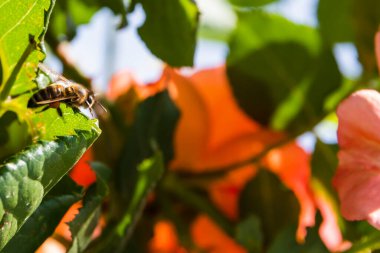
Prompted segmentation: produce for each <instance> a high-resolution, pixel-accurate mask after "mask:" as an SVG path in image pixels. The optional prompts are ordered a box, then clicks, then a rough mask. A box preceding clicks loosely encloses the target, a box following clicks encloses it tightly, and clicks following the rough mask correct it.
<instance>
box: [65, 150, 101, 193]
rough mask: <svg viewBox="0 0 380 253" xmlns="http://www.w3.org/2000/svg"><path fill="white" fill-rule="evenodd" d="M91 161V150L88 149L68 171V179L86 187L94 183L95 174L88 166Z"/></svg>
mask: <svg viewBox="0 0 380 253" xmlns="http://www.w3.org/2000/svg"><path fill="white" fill-rule="evenodd" d="M93 160H94V158H93V154H92V150H91V149H88V150H87V151H86V152H85V153H84V154H83V156H82V157H81V158H80V160H79V161H78V162H77V163H76V164H75V166H74V168H73V169H72V170H71V171H70V177H71V178H72V179H73V180H74V181H75V182H76V183H77V184H79V185H81V186H83V187H87V186H89V185H90V184H92V183H94V182H95V181H96V174H95V172H94V171H93V170H92V169H91V166H90V164H89V162H91V161H93Z"/></svg>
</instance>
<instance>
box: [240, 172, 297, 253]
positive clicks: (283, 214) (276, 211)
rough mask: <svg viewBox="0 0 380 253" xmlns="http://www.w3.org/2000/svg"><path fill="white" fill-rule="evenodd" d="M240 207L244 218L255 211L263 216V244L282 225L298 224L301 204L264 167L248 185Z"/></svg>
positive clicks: (260, 217) (270, 238)
mask: <svg viewBox="0 0 380 253" xmlns="http://www.w3.org/2000/svg"><path fill="white" fill-rule="evenodd" d="M239 210H240V217H241V218H245V217H250V216H251V215H255V216H256V217H257V218H259V219H260V222H261V225H262V233H263V238H264V240H263V245H264V247H266V246H267V245H268V243H269V242H271V241H272V240H273V239H274V237H275V236H276V235H277V234H278V233H279V231H280V230H281V229H283V228H284V227H286V226H288V225H289V224H295V225H296V224H298V212H299V204H298V202H297V200H296V198H295V196H294V194H293V193H292V192H291V191H290V190H289V189H287V188H285V186H284V185H282V183H281V181H280V180H279V179H278V178H277V177H276V176H275V175H273V174H272V173H270V172H268V171H267V170H264V169H261V170H260V171H259V172H258V174H257V175H256V176H255V177H254V178H253V179H252V180H251V181H250V182H249V183H248V184H247V185H246V186H245V188H244V190H243V191H242V193H241V195H240V200H239ZM292 236H293V237H295V234H293V235H292Z"/></svg>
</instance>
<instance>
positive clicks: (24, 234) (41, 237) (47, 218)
mask: <svg viewBox="0 0 380 253" xmlns="http://www.w3.org/2000/svg"><path fill="white" fill-rule="evenodd" d="M56 188H58V189H56ZM81 198H82V187H79V186H78V185H77V184H76V183H75V182H74V181H73V180H72V179H71V178H70V177H68V176H65V177H64V178H63V179H62V180H61V181H60V182H59V183H58V184H57V185H56V186H55V187H54V188H53V189H52V191H50V192H49V193H48V195H47V196H46V197H45V198H44V199H43V201H42V203H41V205H40V206H39V207H38V208H37V210H36V211H35V212H34V213H33V215H32V216H30V218H29V219H28V220H27V221H26V222H25V224H24V226H22V227H21V229H20V230H19V232H18V233H17V234H16V235H15V236H14V237H13V238H12V240H11V241H10V242H9V243H8V244H7V245H6V247H5V248H4V249H3V250H2V251H1V252H3V253H6V252H10V253H12V252H19V253H22V252H25V253H28V252H35V251H36V250H37V249H38V248H39V247H40V246H41V244H42V243H43V242H44V241H45V240H46V239H47V238H48V237H49V236H50V235H51V234H53V232H54V230H55V228H56V227H57V225H58V224H59V222H60V221H61V219H62V217H63V216H64V214H65V213H66V212H67V210H68V209H69V208H70V207H71V206H72V205H73V204H74V203H75V202H77V201H79V200H80V199H81ZM31 238H33V239H32V240H31Z"/></svg>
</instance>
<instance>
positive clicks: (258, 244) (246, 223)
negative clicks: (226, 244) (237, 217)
mask: <svg viewBox="0 0 380 253" xmlns="http://www.w3.org/2000/svg"><path fill="white" fill-rule="evenodd" d="M235 238H236V241H237V242H238V243H240V244H241V245H242V246H244V247H245V248H246V249H247V250H249V252H262V247H263V234H262V232H261V222H260V220H259V219H258V218H257V217H256V216H255V215H251V216H249V217H248V218H247V219H245V220H242V221H241V222H239V224H238V225H237V231H236V236H235Z"/></svg>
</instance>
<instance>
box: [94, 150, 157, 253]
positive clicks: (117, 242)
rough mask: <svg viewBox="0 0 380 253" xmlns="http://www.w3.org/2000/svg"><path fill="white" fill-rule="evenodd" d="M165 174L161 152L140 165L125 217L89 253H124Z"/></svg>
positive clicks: (112, 225) (108, 230) (111, 225)
mask: <svg viewBox="0 0 380 253" xmlns="http://www.w3.org/2000/svg"><path fill="white" fill-rule="evenodd" d="M163 173H164V164H163V157H162V154H161V153H160V152H159V151H156V152H155V154H154V155H153V156H152V157H150V158H147V159H145V160H143V161H142V162H141V163H140V164H139V165H138V168H137V174H138V176H137V179H136V181H137V182H136V185H135V188H134V189H133V190H132V193H133V195H132V197H131V200H130V202H129V204H128V208H127V210H126V211H125V213H124V214H123V217H121V219H120V220H119V219H118V220H117V221H115V223H116V224H112V223H110V226H109V227H107V228H106V229H105V231H104V232H103V234H102V237H101V238H100V239H99V240H98V241H96V242H95V244H94V245H93V246H92V247H91V246H90V248H89V249H88V250H87V252H124V251H123V250H124V248H125V247H126V243H127V241H128V239H129V238H130V236H131V235H132V231H133V228H134V226H135V225H136V222H137V221H138V220H139V218H140V216H141V215H142V211H143V209H144V207H145V204H146V200H147V197H148V195H149V193H150V192H151V191H152V189H153V188H154V186H155V185H156V184H157V181H158V180H159V179H160V178H161V177H162V175H163Z"/></svg>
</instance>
